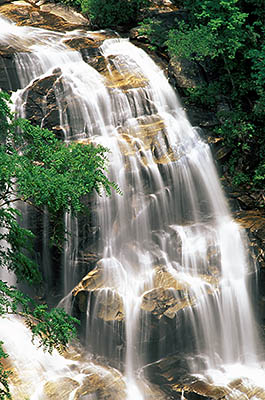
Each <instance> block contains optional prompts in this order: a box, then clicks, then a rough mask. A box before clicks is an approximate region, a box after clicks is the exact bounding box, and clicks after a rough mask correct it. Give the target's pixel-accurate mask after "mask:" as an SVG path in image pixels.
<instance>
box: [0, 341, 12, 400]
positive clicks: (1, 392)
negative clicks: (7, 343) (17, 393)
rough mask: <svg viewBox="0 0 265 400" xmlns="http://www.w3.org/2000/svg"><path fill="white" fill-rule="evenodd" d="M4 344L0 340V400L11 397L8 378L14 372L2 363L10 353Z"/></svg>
mask: <svg viewBox="0 0 265 400" xmlns="http://www.w3.org/2000/svg"><path fill="white" fill-rule="evenodd" d="M2 345H3V342H1V341H0V383H1V386H0V400H7V399H11V393H10V390H9V385H8V378H9V376H10V375H11V374H12V372H11V371H7V370H5V369H4V367H3V365H2V364H1V360H2V359H5V358H7V357H8V354H6V353H5V351H4V349H3V347H2Z"/></svg>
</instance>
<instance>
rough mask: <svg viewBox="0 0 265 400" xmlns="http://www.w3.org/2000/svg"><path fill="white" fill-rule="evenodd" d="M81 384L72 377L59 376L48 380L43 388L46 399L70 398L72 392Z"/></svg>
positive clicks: (62, 399)
mask: <svg viewBox="0 0 265 400" xmlns="http://www.w3.org/2000/svg"><path fill="white" fill-rule="evenodd" d="M78 386H79V383H78V382H77V381H75V380H74V379H71V378H58V379H56V380H54V381H49V382H46V383H45V385H44V388H43V391H44V394H45V400H58V396H59V397H60V400H68V399H69V395H70V393H71V392H72V391H73V390H74V389H76V388H77V387H78Z"/></svg>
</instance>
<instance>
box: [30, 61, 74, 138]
mask: <svg viewBox="0 0 265 400" xmlns="http://www.w3.org/2000/svg"><path fill="white" fill-rule="evenodd" d="M60 76H61V71H60V69H56V70H54V74H53V75H50V76H47V77H45V78H43V79H38V80H36V81H34V82H33V83H32V85H31V86H29V87H28V88H27V90H26V91H25V92H24V94H23V96H24V99H25V108H24V110H25V114H26V118H27V119H29V120H30V121H31V122H32V123H33V124H34V125H35V124H37V125H42V127H43V128H47V129H49V130H50V131H52V132H54V133H55V134H56V136H58V137H63V135H64V134H63V131H62V127H61V126H60V113H59V109H58V104H57V100H56V94H55V91H57V95H58V94H59V93H60V92H61V91H62V88H61V82H60ZM65 112H67V106H66V108H65Z"/></svg>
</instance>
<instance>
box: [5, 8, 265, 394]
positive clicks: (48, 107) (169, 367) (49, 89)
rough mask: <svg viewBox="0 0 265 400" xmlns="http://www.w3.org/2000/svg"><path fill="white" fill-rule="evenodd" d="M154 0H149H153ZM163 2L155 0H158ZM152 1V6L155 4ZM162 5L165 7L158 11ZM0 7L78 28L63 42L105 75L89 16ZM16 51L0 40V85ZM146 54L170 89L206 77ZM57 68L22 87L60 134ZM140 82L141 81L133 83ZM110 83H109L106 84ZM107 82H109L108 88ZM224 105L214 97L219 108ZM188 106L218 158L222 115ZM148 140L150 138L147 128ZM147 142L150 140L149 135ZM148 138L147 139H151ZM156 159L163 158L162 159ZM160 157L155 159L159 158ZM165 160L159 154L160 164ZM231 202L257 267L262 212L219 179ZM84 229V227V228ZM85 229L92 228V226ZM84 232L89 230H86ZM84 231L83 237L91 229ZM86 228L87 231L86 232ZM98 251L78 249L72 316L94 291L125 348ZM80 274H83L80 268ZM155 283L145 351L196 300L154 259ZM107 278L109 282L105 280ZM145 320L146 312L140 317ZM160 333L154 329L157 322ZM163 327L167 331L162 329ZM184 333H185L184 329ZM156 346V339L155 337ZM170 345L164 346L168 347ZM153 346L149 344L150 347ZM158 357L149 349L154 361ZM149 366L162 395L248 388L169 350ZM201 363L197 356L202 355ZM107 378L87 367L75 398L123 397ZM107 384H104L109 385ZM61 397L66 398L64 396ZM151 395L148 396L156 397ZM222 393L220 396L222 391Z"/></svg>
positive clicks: (19, 47)
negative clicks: (210, 376)
mask: <svg viewBox="0 0 265 400" xmlns="http://www.w3.org/2000/svg"><path fill="white" fill-rule="evenodd" d="M154 4H155V2H154ZM160 5H161V4H160ZM160 5H159V4H158V6H160ZM163 7H164V8H161V7H160V8H159V7H154V10H153V12H156V13H161V14H163V15H164V16H163V18H166V17H165V14H168V15H167V18H172V15H171V13H175V12H176V9H175V8H174V7H172V4H171V2H164V5H163ZM163 10H164V11H163ZM0 13H1V15H3V16H6V17H7V18H10V19H11V20H12V21H14V22H15V23H17V24H18V25H25V26H27V25H30V26H35V27H39V28H45V29H48V30H49V29H50V30H57V31H60V32H66V31H71V30H73V29H78V30H80V34H77V35H76V36H75V37H74V38H70V39H69V38H68V39H66V40H65V44H66V45H67V46H68V47H69V51H70V49H78V50H80V51H81V54H82V57H83V59H84V60H85V61H86V62H89V63H90V65H91V66H93V68H95V69H97V71H99V72H100V73H102V74H104V75H105V76H107V74H108V71H107V69H106V65H105V63H104V59H103V57H102V56H101V55H100V53H99V51H98V47H99V46H100V44H102V42H103V40H104V39H105V38H109V37H113V38H114V37H116V34H115V33H114V32H105V33H93V34H91V37H90V38H84V37H83V36H82V33H81V32H82V29H84V30H88V29H89V28H90V23H89V20H87V19H86V18H84V17H83V16H81V15H79V14H77V13H75V12H73V11H69V10H68V8H66V7H62V6H58V5H55V4H53V3H43V2H24V1H20V2H13V3H4V4H2V5H1V6H0ZM131 38H132V39H133V40H134V41H135V43H138V44H139V45H141V46H144V44H143V40H142V38H139V37H138V35H137V31H135V30H134V31H132V32H131ZM17 51H23V52H28V51H29V49H28V46H27V43H25V42H23V41H21V42H19V43H11V44H10V43H8V44H0V87H1V88H2V89H3V90H7V91H15V90H17V89H19V88H20V84H19V79H18V77H17V72H16V68H15V53H16V52H17ZM152 57H154V58H156V59H158V61H159V63H160V65H162V66H163V67H164V69H165V73H167V74H168V77H169V79H170V81H171V82H172V84H173V85H174V86H175V88H176V90H178V91H179V92H181V89H182V88H183V87H194V86H196V85H197V84H198V82H201V81H202V80H204V79H205V76H204V74H203V73H202V71H201V70H199V69H198V66H197V65H195V64H193V63H191V62H189V61H188V60H169V59H167V57H163V58H161V57H158V56H157V55H155V54H154V53H152ZM60 76H61V71H60V69H56V70H54V71H53V73H52V74H50V75H49V76H46V77H44V78H42V79H38V80H35V81H34V82H32V84H31V85H30V86H29V87H28V89H27V91H26V92H25V104H26V106H25V112H26V117H27V118H28V119H30V120H31V121H32V122H33V123H37V124H40V123H42V126H43V127H45V128H48V129H50V130H51V131H53V132H54V133H55V134H56V135H58V136H59V137H63V132H62V128H61V126H60V122H59V111H58V107H57V102H56V97H55V92H56V93H57V94H58V92H60ZM130 79H132V77H128V81H127V82H124V81H123V82H122V83H121V82H120V80H119V76H116V81H115V85H121V84H122V85H125V86H124V89H126V85H131V84H136V85H137V82H131V81H130ZM138 84H141V85H143V84H144V82H140V83H139V82H138ZM111 85H113V82H112V83H111V84H110V86H111ZM110 89H111V87H110ZM221 106H223V105H222V104H220V107H221ZM64 109H65V113H66V114H67V103H65V108H64ZM187 113H188V115H189V117H190V119H191V121H192V123H193V125H195V126H198V127H199V128H201V129H202V134H203V135H204V138H205V140H206V141H208V143H210V144H211V146H212V149H213V152H214V154H215V155H216V158H217V159H218V160H220V161H222V159H223V158H224V157H226V156H227V154H228V153H229V149H226V148H224V146H223V145H222V139H221V138H218V137H215V136H213V135H212V128H213V127H215V126H217V125H218V124H219V123H220V121H218V120H217V119H216V116H215V114H214V113H212V112H209V111H207V110H202V109H197V108H190V109H188V110H187ZM159 123H160V122H159V121H153V124H155V125H156V127H158V129H162V128H161V126H160V125H159ZM152 126H154V125H152ZM146 136H147V139H146V140H147V141H148V140H149V139H150V138H149V136H150V135H149V136H148V133H147V135H146ZM148 143H149V142H148ZM149 144H150V143H149ZM160 161H161V159H160ZM158 162H159V160H158ZM162 162H163V160H162V161H161V163H162ZM224 184H225V186H226V189H227V193H228V196H229V199H230V201H231V205H232V208H233V210H234V216H235V219H236V220H237V221H238V222H239V223H240V224H241V225H242V226H243V227H244V228H246V229H247V231H248V233H249V238H250V241H251V247H252V249H253V252H252V254H251V256H253V257H254V258H255V259H256V261H257V263H258V264H259V266H260V267H261V271H263V270H265V253H264V244H265V216H264V213H263V212H262V211H260V210H257V209H256V204H257V199H256V198H254V197H253V196H252V195H250V194H248V193H245V192H241V191H237V192H235V191H234V190H232V189H231V187H230V186H229V183H227V182H224ZM88 231H89V229H88ZM90 233H91V232H90ZM90 233H89V234H90ZM89 234H87V240H89V238H90V236H89ZM91 234H92V233H91ZM98 259H99V255H98V254H96V252H95V253H94V252H93V251H92V252H90V253H88V252H84V253H83V255H82V258H80V260H78V263H79V265H80V269H82V271H86V272H87V271H89V272H88V274H87V275H86V276H85V277H84V278H83V279H82V281H81V282H80V283H79V284H78V285H77V286H76V288H75V289H74V290H73V292H72V296H73V300H74V305H73V307H74V310H75V313H76V315H78V316H79V317H80V318H81V319H82V315H84V313H86V304H87V298H88V297H90V298H92V303H93V304H95V307H94V311H93V312H94V314H95V315H96V318H97V320H98V321H99V322H98V324H99V326H101V327H102V326H104V329H106V330H107V329H108V326H109V325H110V323H112V322H113V323H115V329H116V330H117V335H116V343H115V344H114V345H115V346H120V347H121V348H122V347H124V337H123V332H122V328H121V326H122V321H123V318H124V305H123V301H122V298H121V297H120V296H119V294H118V293H117V292H116V291H115V285H114V284H113V288H112V290H111V295H109V296H107V297H106V290H105V289H106V285H105V282H104V276H103V274H102V270H101V269H100V265H97V261H98ZM81 275H82V274H81ZM154 275H155V276H154V286H153V287H148V285H147V286H146V287H145V288H144V291H143V297H142V304H141V312H142V313H143V315H144V316H145V318H148V319H149V320H150V321H151V331H150V337H149V343H148V346H149V348H148V352H149V353H150V348H152V346H153V348H154V349H155V348H156V347H157V341H160V342H163V341H164V342H165V343H163V345H164V346H165V347H166V346H167V345H168V344H167V343H166V341H167V339H168V338H169V336H170V335H169V334H168V332H170V330H171V329H173V327H174V326H176V324H177V323H181V321H180V320H179V319H178V317H177V316H178V315H179V314H178V313H179V311H180V310H182V309H184V308H186V307H193V306H196V300H195V299H194V298H193V297H192V295H191V294H190V292H189V287H188V285H187V284H186V283H185V282H180V281H177V280H176V279H175V278H174V277H173V276H172V275H171V274H170V273H169V272H168V271H167V270H165V268H164V267H163V265H158V266H157V268H156V269H155V271H154ZM264 275H265V274H264V273H263V272H261V277H262V279H263V280H262V283H263V282H264V281H265V279H264ZM202 279H204V280H205V281H211V284H214V285H218V273H215V272H214V271H213V273H212V274H209V275H207V276H203V277H202ZM109 285H110V284H109V282H108V287H109ZM263 286H265V285H263ZM172 288H173V289H174V290H175V291H177V292H178V296H176V295H175V294H174V295H173V293H172V290H171V289H172ZM264 295H265V291H264V293H263V292H262V296H261V297H260V301H259V304H260V311H259V313H260V315H261V318H265V300H264V297H263V296H264ZM143 320H144V318H143ZM158 320H160V322H161V321H162V324H161V323H160V324H159V330H160V335H159V336H158V335H157V330H158V323H157V321H158ZM161 332H162V333H163V332H165V335H164V336H163V335H161ZM187 340H189V335H187ZM160 345H161V343H160ZM168 352H169V350H168ZM151 353H152V351H151ZM155 359H156V357H155V356H154V360H155ZM149 361H150V365H149V366H147V367H145V368H144V369H143V371H142V376H143V377H146V378H148V379H149V380H150V381H151V382H153V383H154V384H159V386H162V387H163V390H164V392H165V393H166V394H167V397H166V398H167V399H180V398H182V399H183V397H182V395H181V394H182V393H183V391H184V392H185V398H186V399H190V400H194V399H195V400H196V399H198V400H200V399H222V398H227V399H231V400H233V399H238V398H245V397H244V396H245V393H246V392H247V391H249V388H248V387H247V384H246V383H245V382H242V381H240V380H239V381H231V382H230V383H229V385H228V387H219V386H214V385H213V384H212V383H211V382H205V381H202V380H200V379H199V378H197V379H195V378H194V377H191V376H190V375H189V374H188V366H187V365H184V364H185V363H184V361H183V359H182V358H181V354H179V355H176V356H174V357H167V358H164V359H163V360H161V361H160V362H152V361H153V360H149ZM201 362H202V363H203V360H201ZM110 375H111V376H110V378H108V379H109V380H107V382H105V381H104V379H106V378H104V379H103V378H102V376H101V375H100V374H95V373H94V372H93V371H88V372H87V377H86V379H85V380H84V382H83V384H82V386H81V387H80V388H79V389H78V390H77V392H76V393H77V394H76V397H75V398H76V399H79V398H80V399H82V398H83V397H82V396H86V395H89V394H91V395H93V394H95V393H96V394H95V395H98V396H99V397H98V398H102V399H107V398H109V399H115V400H117V399H123V398H125V389H124V383H123V382H122V381H121V378H120V375H119V374H118V373H117V372H116V371H111V373H110ZM77 387H78V384H77V383H76V382H75V381H74V380H70V379H68V380H67V379H65V380H63V379H61V380H60V381H59V380H58V381H55V382H54V381H53V382H47V384H46V385H45V391H46V392H45V393H46V396H47V398H49V399H55V398H56V393H58V391H61V390H62V389H63V390H64V391H65V393H66V394H64V392H63V394H62V398H68V397H67V396H68V395H69V393H70V392H71V391H73V390H74V389H76V388H77ZM106 388H107V389H108V390H107V389H106ZM235 388H236V390H237V393H241V394H240V395H239V396H241V397H236V395H234V394H233V393H234V392H233V390H234V389H235ZM252 391H253V393H254V394H253V396H254V395H256V396H257V397H256V398H258V399H264V398H265V397H264V394H260V395H259V388H252ZM63 396H65V397H63ZM152 396H153V395H150V399H155V398H156V397H155V395H154V397H152ZM225 396H226V397H225Z"/></svg>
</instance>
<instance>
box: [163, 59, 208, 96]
mask: <svg viewBox="0 0 265 400" xmlns="http://www.w3.org/2000/svg"><path fill="white" fill-rule="evenodd" d="M168 73H169V77H170V81H171V83H173V85H174V86H175V87H176V88H181V89H182V88H184V89H187V88H196V87H197V86H199V85H201V84H202V83H205V78H204V75H203V72H202V69H201V67H200V66H199V64H197V63H196V62H195V61H191V60H188V59H180V58H178V59H177V58H172V59H171V60H170V62H169V67H168Z"/></svg>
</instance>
